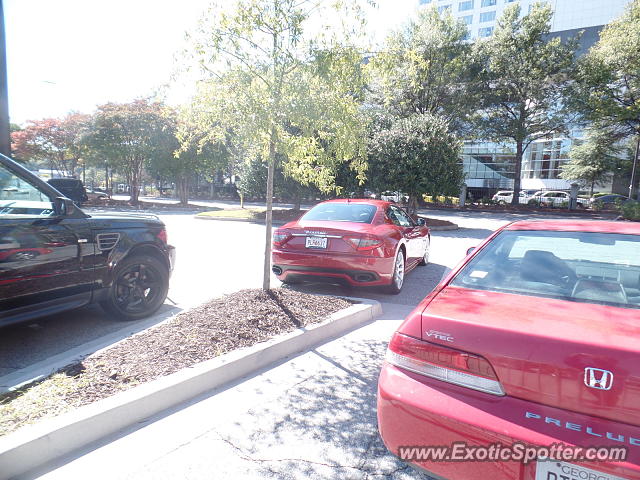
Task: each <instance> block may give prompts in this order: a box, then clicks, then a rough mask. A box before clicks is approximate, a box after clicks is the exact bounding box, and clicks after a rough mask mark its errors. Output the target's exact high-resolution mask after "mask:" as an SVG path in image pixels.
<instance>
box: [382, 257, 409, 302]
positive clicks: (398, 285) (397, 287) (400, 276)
mask: <svg viewBox="0 0 640 480" xmlns="http://www.w3.org/2000/svg"><path fill="white" fill-rule="evenodd" d="M400 258H402V260H400ZM400 265H401V267H400ZM405 265H406V260H405V257H404V250H402V249H400V250H398V253H397V254H396V257H395V259H394V261H393V273H392V276H391V285H388V286H387V288H386V291H387V293H390V294H391V295H397V294H399V293H400V291H401V290H402V285H404V273H405ZM400 268H401V269H400Z"/></svg>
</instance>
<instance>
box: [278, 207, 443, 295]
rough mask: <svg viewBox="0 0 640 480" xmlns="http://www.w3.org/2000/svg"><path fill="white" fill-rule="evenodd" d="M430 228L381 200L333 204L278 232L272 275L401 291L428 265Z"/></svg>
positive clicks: (288, 224)
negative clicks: (417, 269)
mask: <svg viewBox="0 0 640 480" xmlns="http://www.w3.org/2000/svg"><path fill="white" fill-rule="evenodd" d="M430 238H431V237H430V234H429V228H428V227H427V226H426V225H425V222H424V219H418V221H414V220H413V219H412V218H411V217H410V216H409V215H408V214H407V213H406V212H405V211H404V210H403V209H401V208H400V207H398V206H397V205H394V204H392V203H391V202H385V201H380V200H350V199H349V200H329V201H327V202H322V203H319V204H318V205H316V206H315V207H313V208H312V209H311V210H309V211H308V212H307V213H306V214H305V215H303V216H302V217H301V218H300V219H299V220H297V221H295V222H290V223H287V224H286V225H285V226H283V227H282V228H279V229H277V230H276V231H275V232H274V234H273V253H272V260H273V262H272V264H273V267H272V269H273V272H274V273H275V274H276V275H277V276H278V279H279V280H281V281H282V282H284V283H294V282H296V281H301V280H329V281H334V282H335V281H341V282H346V283H348V284H349V285H352V286H376V285H383V286H385V287H386V288H387V290H388V291H389V292H390V293H394V294H395V293H399V292H400V290H401V289H402V285H403V283H404V277H405V274H406V273H407V272H409V271H410V270H412V269H413V268H414V267H415V266H416V265H426V264H427V262H428V261H429V244H430Z"/></svg>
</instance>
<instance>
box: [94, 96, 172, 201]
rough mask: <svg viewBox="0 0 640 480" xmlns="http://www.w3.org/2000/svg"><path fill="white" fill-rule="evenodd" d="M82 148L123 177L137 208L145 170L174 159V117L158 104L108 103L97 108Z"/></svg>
mask: <svg viewBox="0 0 640 480" xmlns="http://www.w3.org/2000/svg"><path fill="white" fill-rule="evenodd" d="M84 144H85V145H86V146H87V148H88V149H90V151H91V153H92V155H93V156H94V158H99V159H101V160H102V161H107V162H108V163H109V164H110V165H111V166H113V167H115V168H116V169H118V171H120V172H121V173H123V174H124V175H125V176H126V178H127V181H128V182H129V184H130V185H131V202H132V203H133V204H136V203H137V202H138V187H139V186H140V181H141V178H142V173H143V169H144V167H145V166H148V165H150V164H151V163H152V162H163V161H165V162H166V161H169V160H170V159H174V152H175V150H176V149H177V148H178V142H177V140H176V137H175V117H174V114H173V112H171V111H170V110H167V108H166V107H165V106H164V105H163V104H162V103H160V102H151V101H149V100H145V99H140V100H135V101H133V102H131V103H124V104H117V103H108V104H106V105H102V106H100V107H98V110H97V112H96V114H95V115H94V118H93V124H92V126H91V128H90V130H89V132H88V133H87V135H86V136H85V138H84Z"/></svg>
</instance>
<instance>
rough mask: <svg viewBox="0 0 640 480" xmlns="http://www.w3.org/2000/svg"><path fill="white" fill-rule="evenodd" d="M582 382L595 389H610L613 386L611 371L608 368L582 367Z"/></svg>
mask: <svg viewBox="0 0 640 480" xmlns="http://www.w3.org/2000/svg"><path fill="white" fill-rule="evenodd" d="M584 384H585V385H586V386H587V387H589V388H595V389H597V390H611V387H612V386H613V373H612V372H610V371H609V370H600V369H599V368H593V367H587V368H585V369H584Z"/></svg>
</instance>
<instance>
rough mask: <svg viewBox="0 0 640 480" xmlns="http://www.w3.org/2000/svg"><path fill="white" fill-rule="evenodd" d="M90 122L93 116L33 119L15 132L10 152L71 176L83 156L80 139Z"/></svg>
mask: <svg viewBox="0 0 640 480" xmlns="http://www.w3.org/2000/svg"><path fill="white" fill-rule="evenodd" d="M89 122H90V116H89V115H84V114H81V113H70V114H69V115H67V116H66V117H64V118H61V119H58V118H45V119H43V120H32V121H30V122H27V125H26V127H25V128H23V129H21V130H20V129H19V130H15V131H12V133H11V151H12V153H13V155H15V156H16V158H18V159H20V160H23V161H36V162H38V163H40V164H43V165H47V166H49V167H50V168H51V169H52V170H57V171H58V172H59V173H60V174H61V175H64V176H70V177H72V176H74V175H75V173H76V169H77V167H78V161H79V160H80V158H81V157H82V155H83V153H84V151H83V145H82V143H81V141H80V139H81V137H82V135H83V134H84V132H85V131H86V129H87V128H88V126H89ZM12 130H13V129H12Z"/></svg>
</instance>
